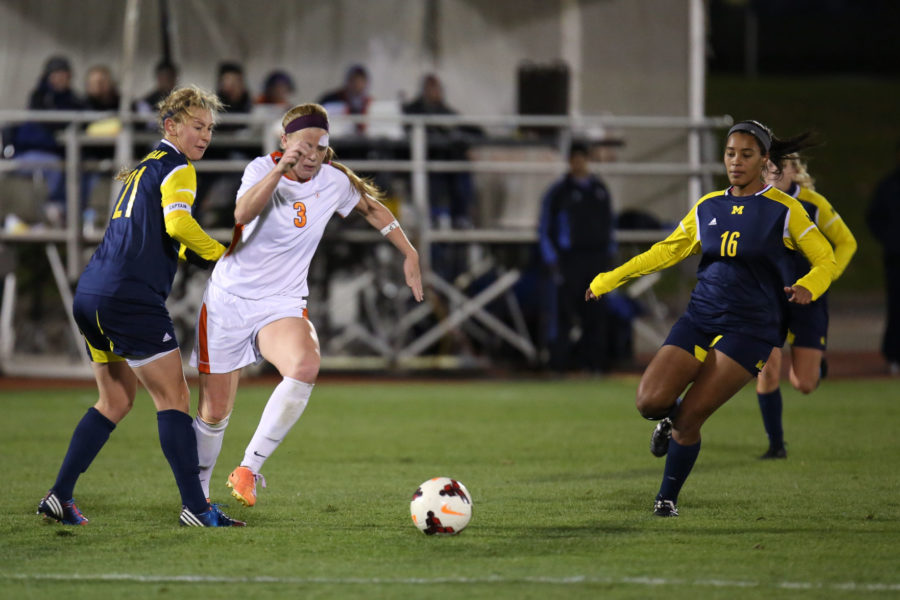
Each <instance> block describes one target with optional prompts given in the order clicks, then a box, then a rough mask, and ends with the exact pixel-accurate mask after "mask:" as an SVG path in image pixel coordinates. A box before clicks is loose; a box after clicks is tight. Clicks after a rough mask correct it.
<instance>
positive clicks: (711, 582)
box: [0, 573, 900, 592]
mask: <svg viewBox="0 0 900 600" xmlns="http://www.w3.org/2000/svg"><path fill="white" fill-rule="evenodd" d="M0 579H17V580H20V581H133V582H137V583H276V584H286V585H306V584H348V585H376V584H396V585H433V584H441V585H444V584H448V583H458V584H479V583H544V584H550V585H572V584H581V583H602V584H627V585H642V586H650V587H652V586H660V585H694V586H701V587H717V588H753V587H759V588H771V587H774V588H778V589H789V590H797V589H803V590H840V591H844V592H846V591H852V592H897V591H900V583H855V582H847V583H822V582H810V581H782V582H773V583H764V582H759V581H729V580H724V579H695V580H693V581H690V580H687V579H662V578H659V577H593V576H587V575H575V576H571V577H501V576H499V575H497V576H490V577H433V578H424V577H404V578H381V577H372V578H365V577H266V576H263V575H260V576H257V577H219V576H215V575H136V574H133V573H98V574H95V575H83V574H80V573H72V574H69V575H67V574H63V573H55V574H42V573H31V574H29V573H0Z"/></svg>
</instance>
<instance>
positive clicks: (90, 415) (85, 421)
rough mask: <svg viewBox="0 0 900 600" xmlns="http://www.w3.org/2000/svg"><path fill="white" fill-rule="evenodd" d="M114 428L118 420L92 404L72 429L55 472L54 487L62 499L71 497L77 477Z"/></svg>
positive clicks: (65, 499)
mask: <svg viewBox="0 0 900 600" xmlns="http://www.w3.org/2000/svg"><path fill="white" fill-rule="evenodd" d="M115 428H116V424H115V423H113V422H112V421H110V420H109V419H107V418H106V417H104V416H103V415H102V414H101V413H100V411H99V410H97V409H96V408H94V407H93V406H92V407H91V408H89V409H88V410H87V412H86V413H85V414H84V416H83V417H81V421H79V422H78V425H76V426H75V431H74V432H73V433H72V440H71V441H70V442H69V449H68V451H66V457H65V458H64V459H63V462H62V466H61V467H60V468H59V474H58V475H57V476H56V483H54V484H53V488H51V489H52V490H53V492H54V493H55V494H56V495H57V496H58V497H59V499H60V500H62V501H63V502H66V501H68V500H71V499H72V493H73V491H74V490H75V482H77V481H78V477H80V476H81V474H82V473H84V472H85V471H87V469H88V467H89V466H91V463H92V462H93V461H94V458H95V457H96V456H97V454H99V452H100V449H101V448H103V444H105V443H106V440H108V439H109V434H110V433H112V430H113V429H115Z"/></svg>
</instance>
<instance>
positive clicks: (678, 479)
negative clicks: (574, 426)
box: [656, 438, 700, 503]
mask: <svg viewBox="0 0 900 600" xmlns="http://www.w3.org/2000/svg"><path fill="white" fill-rule="evenodd" d="M698 454H700V442H697V443H696V444H693V445H691V446H682V445H681V444H679V443H678V442H676V441H675V438H672V439H671V440H669V452H668V454H666V469H665V471H663V479H662V485H660V486H659V493H658V494H657V495H656V499H657V500H662V499H665V500H671V501H672V502H676V503H677V502H678V492H680V491H681V486H683V485H684V482H685V480H687V478H688V475H690V474H691V469H693V468H694V463H695V462H697V455H698Z"/></svg>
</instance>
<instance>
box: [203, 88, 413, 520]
mask: <svg viewBox="0 0 900 600" xmlns="http://www.w3.org/2000/svg"><path fill="white" fill-rule="evenodd" d="M282 126H283V127H284V133H283V134H282V139H281V143H282V147H283V148H284V151H283V153H273V154H271V155H268V156H262V157H259V158H256V159H254V160H253V161H252V162H251V163H250V164H249V165H247V168H246V169H245V170H244V176H243V180H242V183H241V187H240V189H239V190H238V194H237V203H236V205H235V211H234V216H235V222H236V223H237V225H236V227H235V235H234V239H233V240H232V243H231V246H230V247H229V249H228V252H227V253H226V254H225V256H224V257H223V258H222V259H221V260H220V261H219V262H218V263H217V264H216V267H215V269H214V271H213V274H212V277H211V278H210V280H209V282H208V284H207V287H206V292H205V293H204V296H203V304H202V305H201V307H200V315H199V318H198V322H197V332H196V333H197V335H196V337H195V339H196V342H195V346H194V351H193V353H192V356H191V364H192V365H194V366H196V367H197V368H198V370H199V371H200V403H199V407H198V411H197V418H196V419H194V429H195V431H196V434H197V449H198V455H199V458H200V481H201V484H202V485H203V489H204V491H205V492H206V495H207V497H208V496H209V482H210V478H211V475H212V469H213V467H214V466H215V463H216V459H217V458H218V455H219V452H220V450H221V448H222V440H223V437H224V434H225V427H226V426H227V424H228V418H229V416H230V414H231V410H232V408H233V407H234V400H235V395H236V393H237V386H238V379H239V377H240V369H241V368H242V367H244V366H246V365H249V364H252V363H255V362H258V361H259V360H262V359H265V360H267V361H269V362H270V363H271V364H272V365H274V366H275V368H276V369H278V372H279V373H280V374H281V376H282V381H281V383H279V384H278V386H276V388H275V390H274V391H273V392H272V395H271V396H270V398H269V400H268V402H267V403H266V407H265V409H264V410H263V414H262V418H261V419H260V422H259V426H258V427H257V430H256V433H255V434H254V436H253V438H252V439H251V440H250V444H249V445H248V446H247V448H246V451H245V453H244V459H243V460H242V461H241V464H240V466H238V467H237V468H236V469H234V471H232V473H231V474H230V475H229V476H228V482H227V485H228V487H230V488H232V492H231V493H232V495H233V496H234V497H235V498H237V499H238V500H239V501H240V502H242V503H243V504H245V505H247V506H253V505H254V504H255V503H256V481H257V479H260V480H262V482H263V485H265V480H264V479H262V476H261V475H260V473H259V472H260V469H261V468H262V465H263V463H264V462H265V460H266V458H268V457H269V456H270V455H271V454H272V452H273V451H274V450H275V448H277V447H278V445H279V444H280V443H281V441H282V440H283V439H284V437H285V435H287V432H288V431H290V429H291V427H293V426H294V424H295V423H296V422H297V420H298V419H299V418H300V415H301V414H303V411H304V409H305V408H306V404H307V402H308V401H309V397H310V394H311V392H312V389H313V385H314V384H315V381H316V377H317V376H318V372H319V363H320V358H319V341H318V337H317V336H316V331H315V328H314V327H313V325H312V323H311V322H310V321H309V320H308V318H307V312H306V297H307V294H308V288H307V282H306V277H307V273H308V271H309V265H310V262H311V261H312V257H313V255H314V254H315V251H316V248H317V247H318V245H319V241H320V240H321V239H322V234H323V232H324V230H325V225H326V224H327V223H328V221H329V219H330V218H331V216H332V215H333V214H334V213H338V214H340V215H341V216H342V217H345V216H347V215H348V214H350V212H351V211H352V210H353V209H356V210H357V211H358V212H360V213H361V214H362V215H363V217H364V218H365V219H366V221H367V222H368V223H369V224H370V225H372V226H373V227H375V228H376V229H378V230H379V231H381V233H382V235H384V236H385V237H386V238H387V240H388V241H390V242H391V243H392V244H393V245H394V246H395V247H396V248H397V249H398V250H400V252H401V253H402V254H403V256H404V262H403V271H404V275H405V277H406V284H407V285H408V286H409V287H410V289H411V290H412V294H413V297H414V298H415V299H416V300H417V301H422V299H423V292H422V280H421V275H420V272H419V258H418V253H417V252H416V250H415V248H413V246H412V244H410V242H409V240H408V239H407V238H406V235H405V234H404V233H403V230H402V229H400V225H399V224H398V223H397V221H396V220H395V219H394V216H393V215H392V214H391V212H390V211H389V210H388V209H387V208H385V206H384V205H383V204H382V203H381V202H380V201H379V198H381V197H382V193H381V191H380V190H379V189H378V188H376V187H375V186H374V185H372V184H371V183H370V182H368V181H366V180H363V179H360V178H359V177H358V176H357V175H356V174H355V173H353V171H351V170H350V169H348V168H347V167H346V166H344V165H342V164H340V163H337V162H333V161H331V158H332V156H333V151H332V150H331V148H329V147H328V113H327V112H326V111H325V109H324V108H322V107H321V106H319V105H318V104H302V105H300V106H296V107H294V108H292V109H291V110H289V111H288V112H287V113H286V114H285V116H284V118H283V119H282ZM325 162H327V163H328V164H323V163H325Z"/></svg>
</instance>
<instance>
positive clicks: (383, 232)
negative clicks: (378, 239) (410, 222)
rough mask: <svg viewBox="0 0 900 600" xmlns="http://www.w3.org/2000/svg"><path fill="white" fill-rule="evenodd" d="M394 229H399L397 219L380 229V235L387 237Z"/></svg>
mask: <svg viewBox="0 0 900 600" xmlns="http://www.w3.org/2000/svg"><path fill="white" fill-rule="evenodd" d="M395 229H400V223H398V222H397V219H394V220H393V221H391V222H390V223H388V224H387V225H385V226H384V227H382V228H381V235H387V234H389V233H390V232H392V231H393V230H395Z"/></svg>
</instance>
